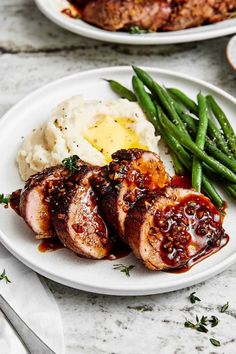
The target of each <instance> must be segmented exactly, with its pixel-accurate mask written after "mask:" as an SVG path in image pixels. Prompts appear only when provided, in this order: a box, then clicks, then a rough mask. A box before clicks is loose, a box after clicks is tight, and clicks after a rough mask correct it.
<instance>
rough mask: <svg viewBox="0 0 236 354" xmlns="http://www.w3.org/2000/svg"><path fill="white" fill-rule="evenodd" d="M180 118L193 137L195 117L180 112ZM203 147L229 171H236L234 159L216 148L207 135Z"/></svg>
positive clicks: (195, 127) (195, 124) (195, 129)
mask: <svg viewBox="0 0 236 354" xmlns="http://www.w3.org/2000/svg"><path fill="white" fill-rule="evenodd" d="M181 118H182V120H183V122H184V123H185V124H186V127H187V129H188V131H189V133H190V135H191V136H192V137H193V138H195V136H196V133H197V122H198V121H197V119H195V118H193V117H191V116H190V115H188V114H186V113H185V114H182V115H181ZM205 149H206V151H207V152H208V153H209V154H210V155H211V156H213V157H214V158H215V159H216V160H218V161H220V162H221V163H222V164H223V165H225V166H227V167H228V168H229V169H231V171H233V172H235V173H236V161H235V160H234V159H233V158H232V157H231V156H228V155H226V154H224V153H223V152H222V151H221V150H220V149H218V148H217V146H216V144H215V143H214V142H213V141H212V140H211V139H210V138H209V137H208V136H207V137H206V142H205Z"/></svg>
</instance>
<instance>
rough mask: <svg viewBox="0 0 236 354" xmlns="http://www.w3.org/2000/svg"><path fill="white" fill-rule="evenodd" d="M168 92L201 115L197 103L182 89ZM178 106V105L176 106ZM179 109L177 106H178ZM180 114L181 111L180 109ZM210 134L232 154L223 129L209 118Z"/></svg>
mask: <svg viewBox="0 0 236 354" xmlns="http://www.w3.org/2000/svg"><path fill="white" fill-rule="evenodd" d="M168 92H169V93H170V94H171V96H172V97H173V98H174V99H175V102H177V103H179V102H181V103H182V104H183V105H184V106H185V107H186V108H187V109H188V110H189V111H190V112H192V113H194V114H195V115H196V116H197V117H198V116H199V110H198V106H197V104H196V103H195V102H194V101H193V100H192V99H191V98H189V97H188V96H187V95H186V94H185V93H183V92H182V91H180V90H178V89H176V88H171V89H168ZM175 107H176V106H175ZM176 109H177V107H176ZM178 113H179V114H180V111H178ZM207 133H208V135H209V137H210V138H211V139H212V140H213V141H215V142H216V144H217V146H218V147H219V148H220V150H221V151H222V152H224V153H225V154H227V155H228V156H230V155H232V154H231V151H230V149H229V148H228V146H227V142H226V141H225V139H224V137H223V135H222V134H221V131H220V130H219V129H218V128H217V126H216V125H215V124H214V123H213V122H212V120H211V119H209V120H208V132H207Z"/></svg>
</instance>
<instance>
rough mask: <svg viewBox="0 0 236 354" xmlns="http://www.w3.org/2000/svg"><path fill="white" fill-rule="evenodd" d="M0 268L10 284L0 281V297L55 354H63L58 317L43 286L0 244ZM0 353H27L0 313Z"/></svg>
mask: <svg viewBox="0 0 236 354" xmlns="http://www.w3.org/2000/svg"><path fill="white" fill-rule="evenodd" d="M3 269H5V270H6V274H7V276H8V277H9V279H10V281H11V283H8V284H6V282H5V280H1V281H0V293H1V295H2V296H3V297H4V298H5V299H6V300H7V302H8V303H9V304H10V305H11V306H12V307H13V309H14V310H15V311H16V312H17V313H18V315H19V316H20V317H21V318H22V319H23V320H24V322H25V323H27V325H28V326H29V327H30V328H31V329H33V331H34V332H35V333H37V335H38V336H39V337H40V338H41V339H42V340H43V341H44V342H45V343H46V344H47V345H48V346H49V347H50V348H51V349H52V350H54V351H55V353H56V354H63V353H64V352H65V351H64V348H65V346H64V335H63V327H62V320H61V315H60V311H59V308H58V306H57V304H56V301H55V299H54V297H53V295H52V294H51V292H50V291H49V289H48V288H47V286H46V284H44V282H43V281H41V280H40V279H39V277H38V276H37V274H36V273H34V272H33V271H32V270H30V269H29V268H27V267H26V266H24V265H23V264H22V263H20V262H19V261H18V260H17V259H16V258H14V257H13V256H12V255H11V254H10V253H9V252H8V251H7V250H6V249H5V248H4V247H3V246H2V245H1V244H0V274H1V273H2V271H3ZM0 353H1V354H16V353H17V354H23V353H26V351H25V349H24V346H23V345H22V343H21V341H20V340H19V339H18V336H17V335H16V334H15V332H14V330H13V329H12V328H11V326H10V324H9V323H8V321H7V320H6V319H5V318H4V316H3V314H2V313H1V312H0Z"/></svg>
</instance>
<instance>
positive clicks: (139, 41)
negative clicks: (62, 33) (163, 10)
mask: <svg viewBox="0 0 236 354" xmlns="http://www.w3.org/2000/svg"><path fill="white" fill-rule="evenodd" d="M34 1H35V3H36V5H37V7H38V8H39V10H40V11H41V12H42V13H43V14H44V15H45V16H46V17H47V18H49V20H51V21H52V22H54V23H56V24H57V25H58V26H60V27H62V28H64V29H66V30H68V31H70V32H73V33H75V34H79V35H81V36H83V37H87V38H90V39H94V40H100V41H104V42H109V43H120V44H129V45H161V44H177V43H187V42H195V41H202V40H207V39H212V38H219V37H223V36H226V35H230V34H235V33H236V19H235V25H232V26H228V27H227V26H225V27H223V26H222V27H223V28H217V29H216V28H214V27H213V26H214V25H216V24H209V25H207V29H206V30H205V31H202V32H197V33H190V32H186V31H189V30H190V31H191V30H192V28H190V29H185V30H181V31H176V32H175V33H177V32H179V35H175V36H173V37H172V36H171V33H173V32H168V33H170V36H168V37H162V36H161V35H159V36H158V35H157V36H153V37H152V36H148V37H144V35H142V34H139V35H137V36H135V35H129V36H127V35H126V36H125V35H123V34H121V35H118V32H115V35H114V32H109V31H105V30H103V31H102V30H101V29H99V28H97V27H95V26H93V25H90V26H91V28H87V29H86V28H83V27H79V26H77V25H76V24H75V23H74V22H72V21H73V19H69V18H68V19H66V18H63V16H62V14H60V13H59V12H58V13H57V12H56V11H54V10H53V9H51V8H50V7H47V6H45V3H44V0H34ZM233 20H234V19H229V20H224V21H221V23H224V22H225V21H233ZM202 27H203V26H199V28H202ZM195 28H197V27H195ZM184 31H185V32H184Z"/></svg>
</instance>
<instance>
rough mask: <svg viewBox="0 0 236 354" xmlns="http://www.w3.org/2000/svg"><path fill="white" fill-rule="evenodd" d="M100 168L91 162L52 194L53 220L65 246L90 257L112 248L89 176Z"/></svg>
mask: <svg viewBox="0 0 236 354" xmlns="http://www.w3.org/2000/svg"><path fill="white" fill-rule="evenodd" d="M98 170H99V169H97V168H92V167H91V166H88V165H83V166H80V168H79V171H78V172H77V173H76V174H75V175H72V176H71V177H70V178H69V179H68V180H66V181H65V182H64V183H63V185H62V186H61V187H60V188H58V189H57V190H55V191H54V192H53V193H52V196H51V213H52V221H53V225H54V227H55V230H56V233H57V235H58V237H59V239H60V241H61V242H62V243H63V244H64V246H65V247H67V248H69V249H71V250H72V251H74V252H75V253H77V254H79V255H82V256H85V257H87V258H94V259H101V258H103V257H105V256H107V255H108V254H109V252H110V249H111V240H110V238H109V235H108V230H107V227H106V224H105V223H104V221H103V219H102V217H101V216H100V214H99V211H98V208H97V200H96V197H95V194H94V192H93V190H92V188H91V185H90V178H91V177H92V176H93V175H94V174H96V173H97V172H98Z"/></svg>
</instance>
